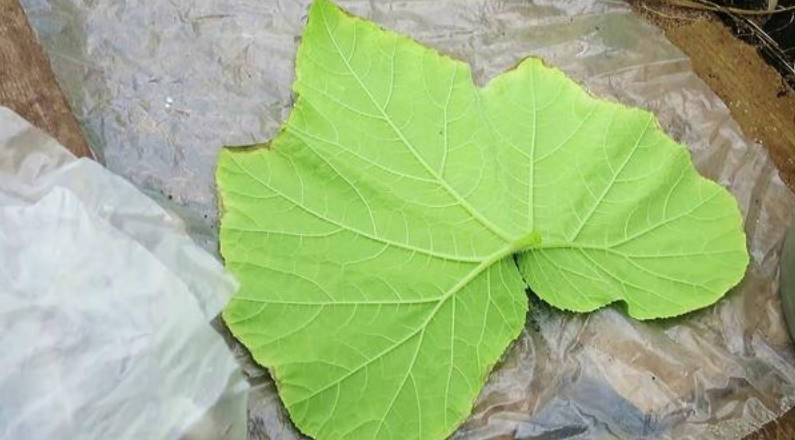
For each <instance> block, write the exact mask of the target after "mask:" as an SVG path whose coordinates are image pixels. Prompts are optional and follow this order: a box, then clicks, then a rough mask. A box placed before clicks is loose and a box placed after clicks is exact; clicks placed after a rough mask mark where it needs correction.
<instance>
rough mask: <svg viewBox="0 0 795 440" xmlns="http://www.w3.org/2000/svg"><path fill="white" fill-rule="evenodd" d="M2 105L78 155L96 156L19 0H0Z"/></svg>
mask: <svg viewBox="0 0 795 440" xmlns="http://www.w3.org/2000/svg"><path fill="white" fill-rule="evenodd" d="M0 105H3V106H6V107H9V108H10V109H12V110H14V111H15V112H17V113H19V114H20V115H21V116H22V117H24V118H25V119H27V120H28V121H30V122H31V123H33V124H34V125H36V126H37V127H39V128H41V129H42V130H44V131H46V132H47V133H49V134H50V135H52V136H54V137H55V138H56V139H58V141H59V142H60V143H61V144H63V145H64V146H65V147H66V148H68V149H69V150H70V151H71V152H72V153H74V154H75V155H77V156H78V157H93V155H92V153H91V150H90V149H89V147H88V144H87V143H86V140H85V137H84V136H83V133H82V131H81V130H80V127H79V125H78V124H77V120H76V119H75V117H74V115H73V114H72V111H71V109H70V108H69V104H68V103H67V101H66V97H65V96H64V94H63V92H62V91H61V89H60V87H59V86H58V83H57V81H56V80H55V75H54V74H53V72H52V68H51V67H50V63H49V61H48V60H47V57H46V56H45V55H44V52H43V51H42V48H41V46H39V44H38V41H37V40H36V36H35V34H34V33H33V30H32V29H31V27H30V24H29V23H28V21H27V18H26V17H25V13H24V12H23V11H22V8H21V7H20V5H19V3H18V1H17V0H0Z"/></svg>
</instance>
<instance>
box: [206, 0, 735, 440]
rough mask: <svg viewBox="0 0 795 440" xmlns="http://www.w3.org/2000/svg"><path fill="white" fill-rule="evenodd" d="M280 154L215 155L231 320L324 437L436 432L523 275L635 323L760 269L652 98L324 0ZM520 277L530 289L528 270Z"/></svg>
mask: <svg viewBox="0 0 795 440" xmlns="http://www.w3.org/2000/svg"><path fill="white" fill-rule="evenodd" d="M294 91H295V93H296V95H297V98H296V102H295V105H294V108H293V111H292V113H291V114H290V117H289V119H288V121H287V122H286V123H285V124H284V126H283V128H282V131H281V132H280V133H279V134H278V135H277V136H276V138H274V139H273V140H272V142H271V143H270V145H269V146H260V148H254V149H247V150H233V149H228V150H224V151H223V152H222V154H221V156H220V158H219V163H218V172H217V179H218V186H219V189H220V194H221V200H222V206H223V211H224V212H223V217H222V221H221V252H222V254H223V256H224V258H225V260H226V265H227V267H228V268H229V269H230V270H231V271H232V272H233V273H234V274H235V275H236V276H237V277H238V278H239V280H240V282H241V288H240V291H239V292H238V294H237V296H236V297H235V298H234V299H233V300H232V301H231V302H230V304H229V306H228V307H227V309H226V310H225V312H224V320H225V321H226V323H227V325H228V326H229V328H230V329H231V330H232V332H233V333H234V335H235V336H236V337H237V338H238V339H239V340H241V341H242V342H243V343H244V344H245V345H246V346H247V347H248V348H249V350H250V351H251V353H252V355H253V356H254V358H255V359H256V360H257V361H258V362H259V363H261V364H262V365H265V366H267V367H268V368H270V370H271V372H272V374H273V376H274V378H275V380H276V382H277V384H278V387H279V392H280V395H281V398H282V400H283V401H284V403H285V405H286V407H287V409H288V410H289V413H290V416H291V417H292V419H293V421H294V422H295V424H296V425H297V427H298V428H299V429H300V430H301V431H303V432H304V433H307V434H309V435H311V436H314V437H317V438H321V439H400V440H404V439H441V438H444V437H445V436H447V435H449V434H450V433H451V432H452V431H453V430H454V429H455V428H456V426H457V425H458V424H459V423H460V422H461V421H463V420H464V418H465V417H466V416H467V415H468V414H469V411H470V409H471V407H472V404H473V402H474V399H475V397H476V396H477V394H478V392H479V391H480V388H481V386H482V384H483V383H484V381H485V380H486V377H487V375H488V373H489V371H490V369H491V367H492V366H493V365H494V364H495V363H496V362H497V360H498V359H499V357H500V355H501V353H502V352H503V351H504V350H505V348H506V347H507V345H508V344H509V343H510V341H511V340H512V339H513V338H515V337H516V336H517V335H518V333H519V332H520V330H521V329H522V326H523V324H524V319H525V312H526V310H527V298H526V295H525V288H526V287H528V284H529V287H531V288H532V289H533V290H534V291H535V292H536V293H537V294H538V295H539V296H540V297H541V298H543V299H544V300H545V301H547V302H549V303H550V304H552V305H554V306H557V307H560V308H564V309H569V310H576V311H589V310H594V309H596V308H599V307H602V306H604V305H606V304H609V303H611V302H614V301H621V302H623V303H625V304H626V309H627V311H628V313H629V314H630V315H631V316H634V317H636V318H641V319H646V318H655V317H664V316H673V315H678V314H682V313H685V312H687V311H690V310H694V309H696V308H699V307H704V306H706V305H709V304H712V303H713V302H715V301H716V300H718V299H719V298H720V297H721V296H722V295H723V294H724V293H725V292H726V291H727V290H728V289H729V288H730V287H732V286H733V285H734V284H736V283H737V282H738V281H739V280H740V279H741V277H742V276H743V273H744V270H745V266H746V264H747V261H748V256H747V252H746V250H745V238H744V235H743V232H742V228H741V217H740V215H739V212H738V209H737V205H736V202H735V201H734V199H733V198H732V196H731V195H730V194H729V193H728V192H727V191H726V190H724V189H723V188H721V187H720V186H719V185H717V184H715V183H713V182H711V181H708V180H706V179H704V178H702V177H701V176H699V175H698V174H697V172H696V171H695V169H694V168H693V165H692V163H691V162H690V157H689V155H688V152H687V150H686V149H685V148H684V147H682V146H681V145H678V144H677V143H676V142H674V141H673V140H671V139H670V138H669V137H668V136H666V135H665V134H664V133H663V132H662V130H661V129H660V127H659V126H658V123H657V121H656V120H655V119H654V117H653V116H652V115H651V114H650V113H649V112H646V111H642V110H638V109H632V108H627V107H623V106H621V105H619V104H616V103H612V102H608V101H603V100H598V99H595V98H593V97H591V96H589V95H588V94H587V93H586V92H585V91H583V90H582V89H581V88H580V87H579V86H578V85H577V84H575V83H574V82H573V81H571V80H570V79H568V78H567V77H566V76H565V75H564V74H563V73H561V72H560V71H558V70H555V69H552V68H549V67H546V66H544V65H543V64H542V63H541V62H540V61H538V60H536V59H527V60H525V61H523V62H522V63H520V64H519V65H518V66H517V67H516V68H515V69H513V70H511V71H510V72H507V73H505V74H503V75H501V76H499V77H498V78H496V79H494V80H492V81H491V82H490V83H489V84H488V85H487V86H486V87H484V88H478V87H476V86H475V85H474V84H473V82H472V77H471V73H470V70H469V67H468V66H467V65H466V64H464V63H462V62H459V61H455V60H453V59H451V58H448V57H446V56H443V55H440V54H439V53H437V52H435V51H433V50H431V49H428V48H425V47H423V46H422V45H420V44H418V43H416V42H414V41H412V40H410V39H408V38H406V37H403V36H400V35H397V34H394V33H392V32H388V31H384V30H382V29H379V28H378V27H376V26H375V25H373V24H372V23H369V22H367V21H364V20H362V19H359V18H356V17H352V16H349V15H347V14H346V13H345V12H343V11H341V10H340V9H338V8H337V7H336V6H334V5H333V4H331V3H330V2H328V1H326V0H318V1H316V2H315V4H314V5H313V6H312V8H311V11H310V13H309V18H308V23H307V26H306V29H305V31H304V35H303V39H302V42H301V45H300V48H299V50H298V56H297V60H296V81H295V84H294ZM525 280H526V281H525Z"/></svg>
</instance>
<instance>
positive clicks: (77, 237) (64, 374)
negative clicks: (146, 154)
mask: <svg viewBox="0 0 795 440" xmlns="http://www.w3.org/2000/svg"><path fill="white" fill-rule="evenodd" d="M235 289H236V283H235V281H234V280H233V279H232V278H231V277H230V276H229V275H228V274H226V273H225V272H224V271H223V269H222V267H221V266H220V264H219V263H218V262H217V261H216V260H215V259H214V258H213V257H211V256H210V255H209V254H208V253H206V252H205V251H203V250H202V249H200V248H199V247H197V246H196V245H195V244H193V242H192V241H191V240H190V239H189V238H188V236H187V235H186V234H185V232H184V227H183V225H182V223H181V221H179V220H178V219H176V218H174V217H173V216H172V215H170V214H169V213H168V212H166V211H165V210H163V209H162V208H161V207H160V206H158V205H157V204H156V203H154V202H153V201H152V200H150V199H149V198H148V197H146V196H145V195H143V194H142V193H140V192H139V191H138V190H137V189H135V188H134V187H133V186H132V185H131V184H129V183H128V182H127V181H125V180H124V179H122V178H120V177H117V176H115V175H113V174H112V173H110V172H109V171H107V170H106V169H104V168H103V167H102V166H101V165H99V164H97V163H96V162H94V161H91V160H88V159H80V160H77V159H76V158H74V157H73V156H72V155H71V154H70V153H69V152H68V151H67V150H65V149H64V148H63V147H61V146H60V145H58V144H57V143H56V142H55V141H54V140H53V139H51V138H50V137H49V136H47V135H45V134H43V133H42V132H40V131H39V130H37V129H35V128H33V127H32V126H31V125H30V124H28V123H27V122H26V121H24V120H23V119H21V118H20V117H19V116H17V115H16V114H14V113H13V112H11V111H10V110H8V109H6V108H3V107H0V328H2V329H3V331H2V332H0V347H1V350H0V438H3V439H9V440H22V439H24V440H36V439H42V440H45V439H46V440H55V439H92V440H93V439H166V438H168V439H171V438H179V437H181V436H184V437H189V438H196V439H199V438H208V439H209V438H212V439H221V438H229V439H232V438H243V437H245V426H246V419H245V418H246V393H247V386H246V385H245V381H243V380H242V375H241V374H240V371H239V368H238V367H237V364H236V362H235V359H234V357H233V355H232V353H231V352H230V351H229V349H228V348H227V346H226V344H225V342H224V340H223V338H222V337H221V336H220V335H219V334H218V333H217V332H216V331H215V330H214V329H213V328H212V327H211V326H210V323H209V321H210V320H211V319H212V318H213V317H214V316H215V315H216V314H217V313H218V311H219V310H220V308H221V307H222V306H223V304H224V303H225V302H226V300H227V299H228V297H229V295H231V294H232V293H233V292H234V290H235ZM219 402H220V404H218V403H219ZM216 404H218V405H216ZM219 411H221V412H222V413H223V414H221V415H219V414H217V413H218V412H219ZM208 412H209V413H210V414H209V415H207V414H208Z"/></svg>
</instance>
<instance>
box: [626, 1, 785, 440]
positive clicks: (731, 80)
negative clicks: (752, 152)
mask: <svg viewBox="0 0 795 440" xmlns="http://www.w3.org/2000/svg"><path fill="white" fill-rule="evenodd" d="M631 3H632V5H633V6H634V7H635V9H636V10H637V11H638V12H639V13H641V14H642V15H643V16H644V17H645V18H646V19H648V20H649V21H651V22H652V23H654V24H656V25H657V26H658V27H660V28H661V29H662V30H663V32H664V33H665V35H666V37H668V39H669V40H671V42H673V43H674V44H675V45H677V46H678V47H679V49H681V50H682V51H683V52H684V53H685V54H687V55H688V56H690V59H691V62H692V63H693V69H694V70H695V72H696V73H697V74H698V75H699V76H700V77H701V79H702V80H704V82H706V83H707V84H708V85H709V86H710V88H712V90H714V91H715V93H717V94H718V96H720V97H721V98H722V99H723V101H724V102H725V103H726V105H727V106H728V107H729V109H730V110H731V113H732V116H733V117H734V119H735V120H736V121H737V122H738V123H739V124H740V127H741V128H742V129H743V132H744V133H745V135H746V136H748V137H749V138H751V139H753V140H755V141H757V142H759V143H760V144H762V145H763V146H764V147H765V148H766V149H767V150H768V151H769V152H770V155H771V157H772V158H773V161H774V162H775V164H776V166H777V167H778V170H779V174H780V176H781V178H782V180H784V181H785V182H786V183H787V185H789V187H790V189H793V190H795V91H793V90H792V89H791V88H790V87H789V86H788V85H787V84H786V83H785V82H784V80H783V78H782V76H781V75H780V74H779V72H778V71H776V70H775V69H774V68H773V67H771V66H770V65H768V64H767V62H765V60H764V59H763V58H762V57H761V56H760V54H759V52H758V51H757V48H755V47H754V46H752V45H750V44H748V43H746V42H744V41H742V40H740V39H739V38H737V37H735V36H734V35H732V32H731V30H730V29H729V28H728V27H727V26H726V25H724V24H723V23H722V22H721V21H720V20H719V19H718V18H716V17H715V16H714V15H712V14H711V13H707V12H698V11H690V10H685V9H682V8H674V7H670V6H666V5H664V4H662V3H661V2H658V1H648V0H647V1H644V0H634V1H631ZM787 438H795V434H794V435H793V436H792V437H787Z"/></svg>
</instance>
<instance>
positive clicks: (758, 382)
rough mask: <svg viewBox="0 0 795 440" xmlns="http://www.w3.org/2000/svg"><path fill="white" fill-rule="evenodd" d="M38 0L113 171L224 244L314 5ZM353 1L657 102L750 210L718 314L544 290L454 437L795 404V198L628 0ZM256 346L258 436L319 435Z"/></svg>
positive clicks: (483, 65) (610, 93)
mask: <svg viewBox="0 0 795 440" xmlns="http://www.w3.org/2000/svg"><path fill="white" fill-rule="evenodd" d="M22 3H23V5H24V6H25V8H26V10H27V12H28V14H29V17H30V18H31V20H32V22H33V25H34V27H35V28H36V29H37V31H38V33H39V35H40V37H41V38H42V40H43V43H44V45H45V47H46V49H47V50H48V52H49V54H50V58H51V60H52V62H53V66H54V69H55V71H56V74H57V75H58V77H59V79H60V81H61V83H62V85H63V86H64V87H65V89H66V91H67V94H68V95H69V97H70V101H71V103H72V106H73V108H74V109H75V111H76V112H77V115H78V117H79V119H80V120H81V121H82V122H83V124H84V127H85V128H86V130H87V132H88V134H89V136H90V139H91V141H92V143H93V145H94V147H95V148H98V149H100V151H101V153H102V157H104V159H105V160H106V162H107V165H108V167H109V168H111V169H112V170H114V171H116V172H118V173H120V174H122V175H125V176H127V177H128V178H130V179H131V180H133V181H134V182H135V183H137V184H138V185H141V186H143V187H145V188H149V189H150V190H153V191H154V192H160V193H162V194H165V195H167V196H172V197H173V198H174V200H175V201H176V202H177V203H179V204H180V205H182V206H184V207H185V212H186V213H192V217H191V218H193V219H195V220H197V221H195V222H194V223H193V232H194V234H196V236H197V237H198V236H200V237H202V238H204V239H205V242H206V243H207V245H208V247H210V248H214V247H215V245H214V244H213V240H214V239H215V235H216V234H215V231H214V230H213V227H214V224H215V221H216V220H215V210H216V208H215V202H214V194H215V190H214V181H213V169H214V164H215V157H216V153H217V150H218V148H219V146H220V145H236V144H247V143H252V142H257V141H264V140H267V139H269V138H271V137H272V136H273V135H274V134H275V133H276V130H277V129H278V126H279V124H281V122H282V121H283V119H284V118H285V116H286V115H287V114H288V112H289V110H290V104H291V95H290V85H291V82H292V78H293V57H294V54H295V49H296V45H297V41H298V36H299V35H300V32H301V29H302V26H303V22H304V18H305V15H306V7H307V4H308V1H307V0H301V1H293V0H281V1H277V0H228V1H218V0H169V1H165V0H158V1H143V0H136V1H129V0H107V1H103V2H83V1H80V0H49V1H47V0H22ZM340 4H341V5H343V6H344V7H346V8H348V9H349V10H351V11H352V12H354V13H356V14H359V15H363V16H365V17H367V18H369V19H372V20H375V21H376V22H378V23H380V24H381V25H383V26H385V27H387V28H389V29H394V30H397V31H399V32H402V33H405V34H408V35H411V36H412V37H414V38H416V39H417V40H419V41H421V42H423V43H425V44H428V45H431V46H433V47H436V48H438V49H439V50H441V51H444V52H445V53H448V54H452V55H453V56H456V57H458V58H461V59H463V60H466V61H467V62H469V63H471V64H472V65H473V72H474V74H475V76H476V80H477V81H478V82H479V83H481V84H482V83H484V82H485V81H486V80H487V79H488V78H490V77H492V76H494V75H496V74H498V73H499V72H501V71H503V70H505V69H507V68H510V67H511V66H513V65H515V64H516V63H517V62H518V61H519V60H520V59H521V58H523V57H525V56H528V55H538V56H541V57H542V58H544V59H545V60H546V61H547V62H548V63H549V64H552V65H556V66H559V67H561V68H562V69H563V70H564V71H565V72H567V73H568V74H570V75H571V76H573V77H574V78H576V79H578V80H579V81H581V82H582V83H583V84H585V85H586V86H587V87H588V88H589V89H590V90H592V91H593V92H594V93H595V94H597V95H600V96H604V97H611V98H614V99H617V100H619V101H622V102H624V103H627V104H631V105H636V106H641V107H646V108H648V109H651V110H652V111H654V112H655V113H656V114H657V115H658V117H659V118H660V120H661V122H662V125H663V127H665V129H666V130H667V131H668V133H670V134H671V135H672V136H674V137H675V138H676V139H678V140H680V141H681V142H684V143H686V144H688V145H689V146H690V147H691V151H692V152H693V157H694V160H695V161H696V164H697V167H698V169H699V170H700V171H701V172H702V173H703V174H705V175H706V176H708V177H710V178H713V179H715V180H717V181H718V182H720V183H721V184H723V185H726V186H727V187H728V188H729V189H730V190H731V191H732V192H733V193H734V194H735V196H736V197H737V198H738V201H739V203H740V206H741V209H742V211H743V213H744V215H745V219H746V232H747V234H748V241H749V249H750V251H751V256H752V263H751V266H750V267H749V270H748V274H747V276H746V278H745V280H744V281H743V282H742V284H741V285H740V286H739V287H738V288H736V289H734V290H733V291H732V292H730V293H729V294H728V295H727V297H726V298H725V299H724V300H722V301H720V302H719V303H718V304H717V305H715V306H713V307H710V308H708V309H705V310H702V311H699V312H695V313H692V314H689V315H687V316H683V317H680V318H676V319H667V320H660V321H652V322H636V321H632V320H630V319H628V318H627V317H626V316H625V315H624V314H623V313H622V312H620V311H619V310H617V309H615V308H612V307H609V308H606V309H603V310H601V311H598V312H596V313H592V314H588V315H574V314H569V313H564V312H560V311H557V310H554V309H551V308H550V307H548V306H546V305H544V304H543V303H541V302H540V301H538V300H537V299H536V298H535V296H533V295H531V298H533V300H534V303H535V304H534V305H535V307H534V308H533V310H532V311H531V313H530V316H529V321H528V325H527V328H526V331H525V332H524V333H523V334H522V336H521V337H520V338H519V340H518V341H517V342H516V343H515V344H514V345H513V347H512V348H511V349H510V350H508V352H507V353H506V356H505V358H504V361H503V362H502V363H501V364H500V365H498V366H497V367H496V369H495V370H494V372H493V374H492V376H491V379H490V381H489V383H488V384H487V386H486V387H485V388H484V390H483V392H482V394H481V396H480V398H479V399H478V401H477V403H476V406H475V408H474V411H473V414H472V417H471V418H470V419H469V420H468V421H467V422H466V424H465V425H464V426H462V427H461V429H460V430H459V431H458V433H457V434H456V435H455V438H457V439H467V440H469V439H493V438H511V437H515V438H523V439H536V438H556V439H563V438H581V439H601V438H640V437H644V436H645V437H646V438H675V439H687V438H691V439H709V438H715V439H729V438H739V437H741V436H742V435H743V434H745V433H747V432H749V431H751V430H753V429H754V428H757V427H758V426H760V425H761V424H762V423H764V422H766V421H768V420H769V419H771V418H772V417H774V416H775V415H777V414H780V413H782V412H784V411H785V410H786V409H788V408H789V407H791V406H792V405H793V404H795V401H793V398H794V397H793V396H795V352H793V349H792V346H791V344H790V341H789V339H788V336H787V333H786V330H785V326H784V322H783V318H782V315H781V311H780V307H779V300H778V297H777V293H776V292H777V287H778V285H777V279H778V278H777V277H778V263H779V246H780V243H781V240H782V237H783V235H784V231H785V226H786V225H787V224H788V223H789V222H790V219H791V217H792V213H793V210H794V209H795V197H793V195H792V193H790V192H789V191H788V190H787V189H786V187H785V186H784V185H783V184H782V182H781V180H780V179H779V178H778V177H777V174H776V171H775V168H774V166H773V165H772V164H771V162H770V160H769V159H768V157H767V155H766V153H765V152H764V150H763V149H762V148H761V147H760V146H758V145H755V144H753V143H752V142H750V141H749V140H748V139H746V138H745V137H743V136H742V135H741V133H740V130H739V128H738V126H737V125H736V124H735V123H734V122H733V121H732V120H731V117H730V115H729V112H728V111H727V109H726V107H725V106H724V104H723V103H722V102H721V101H720V100H719V98H718V97H717V96H716V95H715V94H714V93H713V92H712V91H711V90H710V89H709V88H708V87H707V86H706V85H705V84H704V83H703V82H702V81H701V80H699V79H698V78H697V77H696V76H695V75H694V73H693V72H692V70H691V67H690V64H689V61H688V60H687V58H686V57H685V56H684V55H683V54H682V53H681V52H679V51H678V50H677V49H676V48H675V47H673V46H672V45H671V44H670V43H669V42H667V41H666V40H665V38H664V37H663V36H662V35H661V34H660V32H659V31H657V30H656V29H654V28H652V27H651V26H649V25H647V24H645V23H643V21H642V20H641V19H640V18H639V17H637V16H635V15H634V14H633V13H632V12H631V11H630V10H629V8H628V7H627V6H626V5H625V4H623V3H621V2H616V1H603V0H585V1H584V0H569V1H564V0H555V1H552V0H537V1H534V2H529V1H519V0H489V1H472V0H446V1H437V0H381V1H374V0H373V1H365V0H350V1H342V0H341V1H340ZM103 146H104V147H103ZM238 352H239V354H240V359H241V361H242V362H243V363H244V368H245V371H246V373H247V374H248V376H249V380H250V381H251V383H253V384H255V385H256V386H255V387H254V388H253V390H252V394H251V398H250V403H249V431H250V437H251V438H255V439H263V438H271V439H294V438H298V437H300V436H299V434H298V433H297V432H296V431H295V429H294V428H292V426H291V425H290V423H289V419H288V418H287V416H286V415H285V413H284V411H283V410H282V408H281V405H280V404H279V401H278V398H277V397H276V396H275V388H274V386H273V383H272V382H271V381H270V380H269V379H268V376H267V374H266V373H265V372H264V370H263V369H261V368H258V367H255V366H253V365H252V364H251V363H250V362H249V361H247V358H246V356H245V351H244V350H243V349H242V348H240V347H239V346H238Z"/></svg>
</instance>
